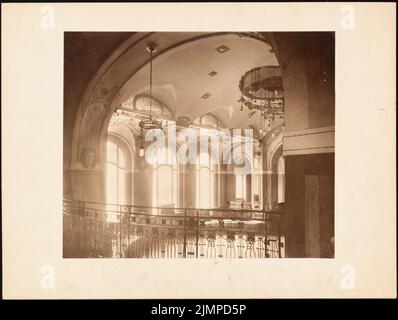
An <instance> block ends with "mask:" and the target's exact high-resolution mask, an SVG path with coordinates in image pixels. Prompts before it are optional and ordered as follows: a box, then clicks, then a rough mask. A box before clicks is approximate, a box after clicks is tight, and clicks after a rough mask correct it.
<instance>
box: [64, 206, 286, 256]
mask: <svg viewBox="0 0 398 320" xmlns="http://www.w3.org/2000/svg"><path fill="white" fill-rule="evenodd" d="M282 218H283V214H282V213H281V212H276V211H259V210H233V209H189V208H158V207H144V206H131V205H115V204H105V203H96V202H81V201H71V200H64V214H63V219H64V222H63V223H64V226H63V228H64V239H63V241H64V257H65V258H68V257H71V258H78V257H85V258H87V257H93V258H102V257H103V258H216V259H220V258H281V257H284V237H283V235H282Z"/></svg>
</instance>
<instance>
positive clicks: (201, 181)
mask: <svg viewBox="0 0 398 320" xmlns="http://www.w3.org/2000/svg"><path fill="white" fill-rule="evenodd" d="M196 190H197V191H196V206H197V207H198V208H212V207H214V164H213V161H212V159H211V156H210V155H209V153H207V152H201V153H200V154H199V156H198V165H197V174H196Z"/></svg>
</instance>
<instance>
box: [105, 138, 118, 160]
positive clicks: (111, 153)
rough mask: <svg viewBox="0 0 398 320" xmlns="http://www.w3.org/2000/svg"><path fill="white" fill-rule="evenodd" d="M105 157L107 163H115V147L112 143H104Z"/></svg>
mask: <svg viewBox="0 0 398 320" xmlns="http://www.w3.org/2000/svg"><path fill="white" fill-rule="evenodd" d="M106 157H107V161H108V162H113V163H117V146H116V144H114V143H113V142H110V141H108V142H107V143H106Z"/></svg>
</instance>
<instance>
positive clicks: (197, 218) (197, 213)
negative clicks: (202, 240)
mask: <svg viewBox="0 0 398 320" xmlns="http://www.w3.org/2000/svg"><path fill="white" fill-rule="evenodd" d="M198 251H199V210H198V209H196V258H198Z"/></svg>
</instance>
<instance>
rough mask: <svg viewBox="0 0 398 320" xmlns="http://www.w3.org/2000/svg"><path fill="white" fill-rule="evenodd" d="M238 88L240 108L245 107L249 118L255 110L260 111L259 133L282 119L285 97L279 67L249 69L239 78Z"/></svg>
mask: <svg viewBox="0 0 398 320" xmlns="http://www.w3.org/2000/svg"><path fill="white" fill-rule="evenodd" d="M239 89H240V91H241V98H240V100H238V101H239V102H240V103H241V107H240V110H241V111H243V109H244V107H246V108H247V109H248V117H249V118H251V117H253V116H254V115H255V114H256V113H257V112H260V113H261V116H262V118H263V119H264V130H261V131H262V132H261V133H266V132H267V131H269V130H271V129H273V128H274V127H275V120H277V119H281V120H282V121H283V120H284V116H285V107H284V104H285V99H284V93H283V86H282V77H281V72H280V69H279V67H275V66H263V67H259V68H254V69H251V70H249V71H248V72H246V73H245V74H244V75H243V76H242V78H241V79H240V82H239ZM271 125H272V128H271Z"/></svg>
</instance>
